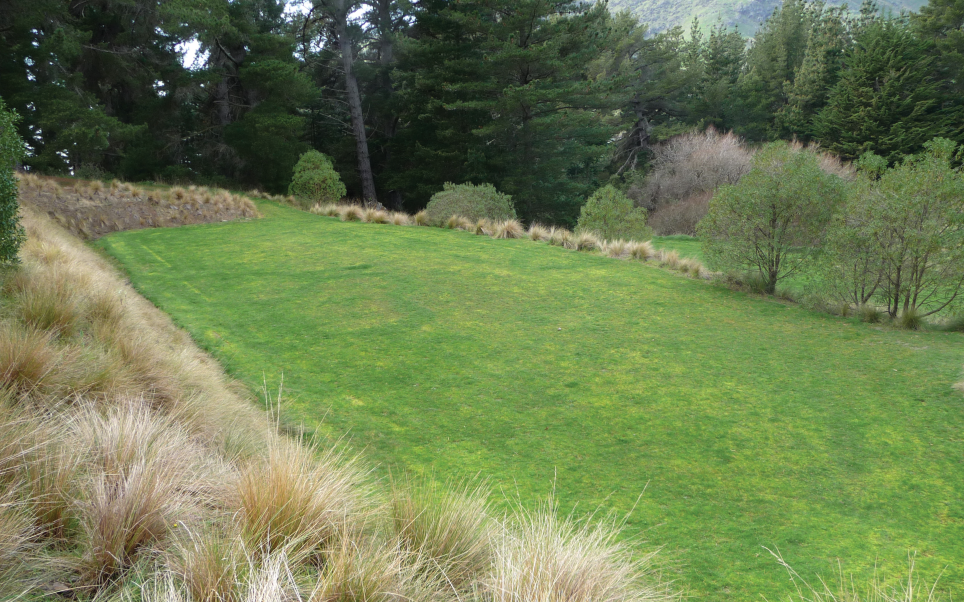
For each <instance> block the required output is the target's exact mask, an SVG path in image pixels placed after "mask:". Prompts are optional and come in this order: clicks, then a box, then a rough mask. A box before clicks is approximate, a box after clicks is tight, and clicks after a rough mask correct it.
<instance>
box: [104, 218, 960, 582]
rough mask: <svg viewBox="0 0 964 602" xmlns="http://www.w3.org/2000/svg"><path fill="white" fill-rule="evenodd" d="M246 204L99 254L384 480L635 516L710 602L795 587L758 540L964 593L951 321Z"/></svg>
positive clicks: (821, 568)
mask: <svg viewBox="0 0 964 602" xmlns="http://www.w3.org/2000/svg"><path fill="white" fill-rule="evenodd" d="M259 208H260V210H261V212H262V213H263V214H264V215H265V217H264V218H263V219H260V220H255V221H250V222H239V223H229V224H216V225H206V226H190V227H184V228H177V229H161V230H143V231H137V232H124V233H117V234H113V235H111V236H108V237H106V238H104V239H101V241H100V242H99V243H98V244H99V245H101V246H102V247H103V248H104V249H105V250H107V251H108V252H110V253H111V254H112V255H113V256H114V257H115V258H117V259H118V260H119V261H120V262H121V263H122V264H123V266H124V268H125V269H126V270H127V271H128V273H129V274H130V277H131V280H132V282H133V283H134V285H135V286H136V287H137V288H138V289H139V290H140V291H141V292H142V293H144V294H145V295H146V296H147V297H148V298H149V299H151V301H153V302H154V303H155V304H157V305H158V306H159V307H160V308H162V309H163V310H164V311H166V312H168V313H169V314H170V315H171V316H172V317H173V318H174V320H175V321H176V322H177V323H179V324H181V325H183V326H184V327H185V328H187V329H188V331H189V332H190V333H191V334H192V335H193V336H194V338H195V339H196V340H197V341H198V342H200V343H201V344H202V346H204V347H205V348H207V349H208V350H210V351H212V352H213V353H214V355H215V356H216V357H217V358H218V359H220V360H221V361H222V363H223V364H224V365H225V367H226V368H227V369H228V371H229V372H230V373H231V374H232V375H234V376H236V377H238V378H239V379H240V380H242V381H243V382H246V383H247V384H248V385H249V386H250V387H252V388H259V387H261V386H262V385H263V382H264V379H267V382H268V383H269V384H271V385H272V386H273V385H274V384H276V383H278V382H280V381H281V380H282V378H283V381H284V390H285V398H286V401H285V403H284V406H283V412H284V414H285V415H286V416H287V418H288V419H289V420H291V421H294V422H299V421H303V422H304V424H305V426H306V428H307V429H308V430H309V431H312V430H316V431H317V432H318V433H320V434H321V435H324V436H328V437H332V438H339V437H343V436H345V434H346V433H348V438H349V441H350V445H351V447H352V448H354V449H364V450H365V452H364V454H365V455H366V456H367V457H369V458H371V459H373V460H375V461H376V462H377V463H378V466H379V469H378V471H377V473H376V474H387V472H388V471H389V470H392V471H399V470H400V471H412V472H414V473H419V474H423V475H433V476H434V477H435V478H438V479H441V480H445V479H449V478H459V477H464V476H474V475H482V476H484V477H485V478H488V479H489V482H490V483H492V484H493V486H495V487H499V488H501V489H503V491H505V493H506V494H507V495H509V497H510V498H514V499H517V500H518V502H519V503H521V504H522V505H523V506H528V505H530V504H532V503H535V502H537V501H539V500H543V499H545V497H546V496H547V495H548V494H549V492H551V491H553V492H555V495H556V498H557V499H558V501H559V504H560V511H561V512H562V513H563V514H565V513H567V512H568V511H569V510H570V509H572V508H574V507H575V508H579V509H582V510H589V509H593V508H596V507H599V506H601V507H602V508H604V509H612V510H614V511H616V512H617V513H620V514H625V513H629V516H628V519H627V522H626V529H627V533H628V534H630V535H636V536H642V537H644V538H645V539H646V540H647V541H648V542H649V543H650V544H651V545H659V546H664V552H663V555H664V556H665V557H667V558H669V559H671V561H672V566H673V569H672V570H673V572H674V577H675V579H676V587H677V588H678V589H680V590H682V591H684V592H686V593H688V594H692V595H693V596H695V597H697V598H700V599H707V600H727V599H733V600H746V599H759V597H760V596H761V595H762V596H765V597H766V598H767V599H771V600H775V599H781V598H783V597H786V596H787V595H789V594H790V593H792V592H793V591H794V590H793V586H792V584H791V583H790V582H789V581H788V580H787V576H786V573H785V571H784V569H783V568H782V567H781V566H780V565H779V563H777V562H776V561H775V560H774V559H773V558H772V557H771V556H770V554H768V553H767V552H766V550H764V549H763V547H762V546H767V547H769V548H770V549H777V548H778V549H779V550H780V552H781V553H782V554H783V555H784V557H785V558H786V559H787V560H788V561H789V562H790V563H791V564H792V565H793V566H794V567H795V568H796V569H797V570H798V571H799V572H800V573H801V574H802V575H805V576H807V578H808V579H810V578H813V576H814V575H817V574H822V575H825V576H828V577H829V576H830V575H831V574H833V573H835V571H836V560H835V559H842V561H843V562H844V569H845V570H846V571H847V572H850V571H853V572H854V573H856V575H855V580H856V581H855V582H856V583H864V582H866V580H869V579H870V578H871V576H872V574H873V571H874V570H875V569H874V567H875V566H876V571H877V573H878V574H879V575H881V578H882V579H884V580H885V581H886V582H887V583H894V581H892V579H894V578H896V577H894V576H895V575H898V574H900V573H902V572H903V571H904V570H905V567H906V561H907V554H908V553H909V552H916V554H917V566H918V569H919V570H920V571H921V572H922V573H923V574H924V575H927V576H928V577H929V578H931V579H933V578H934V577H936V576H937V574H938V573H940V571H941V570H942V569H944V570H945V572H944V573H943V577H942V578H941V584H942V586H941V587H942V588H945V587H946V588H947V589H948V590H950V592H951V593H952V594H953V595H954V596H955V597H957V596H960V595H961V593H962V590H961V589H960V587H961V586H960V584H961V582H962V575H964V573H962V570H964V567H962V566H961V565H960V559H961V558H962V557H964V548H962V544H961V542H962V541H964V538H962V535H964V531H962V529H964V522H962V519H961V517H962V516H964V507H962V506H961V501H960V500H961V499H962V492H964V472H962V470H961V468H960V467H961V462H962V461H964V457H962V455H961V445H960V432H962V427H964V417H962V415H961V413H960V412H959V407H960V403H961V398H960V394H959V393H958V392H956V391H954V390H953V388H952V383H954V382H956V381H959V380H960V368H961V363H962V353H961V346H960V340H961V339H960V335H959V334H956V333H941V332H907V331H899V330H894V329H891V328H884V327H877V326H871V325H867V324H862V323H860V322H858V321H856V320H846V319H841V318H835V317H831V316H827V315H823V314H817V313H813V312H809V311H806V310H804V309H802V308H799V307H796V306H793V305H786V304H783V303H778V302H774V301H770V300H765V299H761V298H756V297H751V296H748V295H746V294H743V293H738V292H734V291H730V290H727V289H725V288H722V287H718V286H713V285H710V284H707V283H705V282H703V281H701V280H697V279H689V278H684V277H681V276H680V275H678V274H674V273H672V272H667V271H662V270H658V269H653V268H651V267H649V266H647V265H644V264H641V263H639V262H621V261H616V260H613V259H610V258H607V257H602V256H599V255H595V254H587V253H576V252H572V251H569V250H566V249H564V248H556V247H552V246H549V245H545V244H539V243H535V242H532V241H530V240H497V239H493V238H490V237H480V236H475V235H474V234H473V233H470V232H460V231H447V230H441V229H435V228H414V227H410V228H405V227H395V226H391V225H387V224H378V223H344V222H341V221H338V220H335V219H331V218H327V217H322V216H316V215H310V214H307V213H303V212H299V211H295V210H293V209H288V208H284V207H280V206H277V205H274V204H271V203H262V204H261V205H260V207H259ZM356 211H359V212H360V211H361V210H356ZM353 219H359V218H353ZM668 242H672V239H670V240H669V241H668ZM680 242H682V243H685V242H686V241H685V240H683V241H680ZM506 507H508V506H506ZM814 582H815V580H814Z"/></svg>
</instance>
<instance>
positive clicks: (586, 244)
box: [572, 232, 603, 251]
mask: <svg viewBox="0 0 964 602" xmlns="http://www.w3.org/2000/svg"><path fill="white" fill-rule="evenodd" d="M572 244H573V247H574V248H575V250H577V251H600V250H602V246H603V241H602V240H601V239H600V238H599V236H597V235H596V234H594V233H593V232H577V233H576V235H575V236H574V237H573V239H572Z"/></svg>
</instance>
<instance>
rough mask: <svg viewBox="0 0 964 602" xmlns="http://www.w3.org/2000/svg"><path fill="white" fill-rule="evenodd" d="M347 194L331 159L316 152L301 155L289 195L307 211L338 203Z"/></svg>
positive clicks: (289, 188)
mask: <svg viewBox="0 0 964 602" xmlns="http://www.w3.org/2000/svg"><path fill="white" fill-rule="evenodd" d="M346 192H347V190H346V189H345V185H344V184H343V183H342V181H341V177H340V176H339V175H338V172H337V171H335V167H334V165H332V163H331V159H329V158H328V157H327V156H325V155H323V154H322V153H319V152H318V151H314V150H312V151H308V152H307V153H305V154H303V155H301V158H300V159H299V160H298V164H297V165H295V175H294V177H293V178H292V180H291V185H290V186H288V194H290V195H292V196H294V197H295V199H296V200H297V202H298V203H299V204H300V205H301V206H302V207H304V208H306V209H307V208H309V207H311V206H312V205H314V204H315V203H334V202H337V201H338V200H340V199H341V198H342V197H344V196H345V193H346Z"/></svg>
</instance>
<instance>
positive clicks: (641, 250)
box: [628, 240, 656, 261]
mask: <svg viewBox="0 0 964 602" xmlns="http://www.w3.org/2000/svg"><path fill="white" fill-rule="evenodd" d="M628 250H629V256H630V257H631V258H633V259H636V260H639V261H646V260H648V259H650V258H652V257H653V256H654V255H655V254H656V250H655V249H654V248H653V245H652V243H650V242H649V241H646V242H637V241H635V240H632V241H630V242H629V249H628Z"/></svg>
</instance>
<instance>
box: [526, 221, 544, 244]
mask: <svg viewBox="0 0 964 602" xmlns="http://www.w3.org/2000/svg"><path fill="white" fill-rule="evenodd" d="M549 232H550V231H549V228H546V227H545V226H542V225H540V224H532V225H531V226H529V231H528V232H526V236H528V237H529V240H532V241H535V242H547V241H548V240H549Z"/></svg>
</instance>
